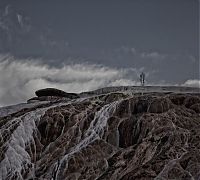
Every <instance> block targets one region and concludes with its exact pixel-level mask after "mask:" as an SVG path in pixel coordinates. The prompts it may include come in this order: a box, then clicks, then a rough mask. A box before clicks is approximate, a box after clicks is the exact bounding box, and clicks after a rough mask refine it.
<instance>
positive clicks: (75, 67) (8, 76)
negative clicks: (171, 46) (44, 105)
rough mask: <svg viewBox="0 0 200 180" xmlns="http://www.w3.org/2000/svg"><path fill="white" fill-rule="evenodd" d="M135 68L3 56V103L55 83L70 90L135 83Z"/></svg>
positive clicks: (0, 100) (0, 70) (0, 81)
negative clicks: (58, 65) (59, 64)
mask: <svg viewBox="0 0 200 180" xmlns="http://www.w3.org/2000/svg"><path fill="white" fill-rule="evenodd" d="M130 72H131V73H132V74H133V76H132V78H135V79H137V74H138V72H137V70H136V69H115V68H109V67H104V66H100V65H91V64H72V65H63V67H61V68H56V67H50V66H48V65H46V64H42V63H40V61H39V60H23V61H22V60H20V61H19V60H16V59H14V58H13V57H10V56H0V104H1V105H8V104H14V103H19V102H24V101H26V100H27V99H28V98H31V97H33V96H34V92H35V91H36V90H38V89H40V88H46V87H54V88H59V89H62V90H64V91H67V92H82V91H88V90H94V89H97V88H100V87H104V86H115V85H136V84H137V83H136V82H135V81H133V80H131V79H130V78H129V79H128V78H126V77H127V74H128V73H130Z"/></svg>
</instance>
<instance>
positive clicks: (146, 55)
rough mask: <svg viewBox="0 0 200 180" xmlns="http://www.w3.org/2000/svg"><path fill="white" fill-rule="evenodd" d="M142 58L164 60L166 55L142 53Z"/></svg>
mask: <svg viewBox="0 0 200 180" xmlns="http://www.w3.org/2000/svg"><path fill="white" fill-rule="evenodd" d="M141 57H142V58H152V59H163V58H165V55H164V54H160V53H158V52H150V53H146V52H142V53H141Z"/></svg>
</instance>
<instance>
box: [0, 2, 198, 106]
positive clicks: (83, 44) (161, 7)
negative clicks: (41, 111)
mask: <svg viewBox="0 0 200 180" xmlns="http://www.w3.org/2000/svg"><path fill="white" fill-rule="evenodd" d="M199 8H200V5H199V1H198V0H84V1H81V0H59V1H56V0H42V1H39V0H17V1H16V0H0V105H1V106H4V105H9V104H15V103H19V102H23V101H26V100H27V98H31V97H33V96H34V91H35V90H37V89H39V88H45V87H55V88H60V89H63V90H65V91H68V92H82V91H88V90H94V89H97V88H100V87H104V86H116V85H139V78H138V76H139V74H140V73H141V72H142V71H144V72H145V74H146V84H147V85H184V86H199V85H200V82H199V78H200V77H199V69H200V66H199V15H200V14H199Z"/></svg>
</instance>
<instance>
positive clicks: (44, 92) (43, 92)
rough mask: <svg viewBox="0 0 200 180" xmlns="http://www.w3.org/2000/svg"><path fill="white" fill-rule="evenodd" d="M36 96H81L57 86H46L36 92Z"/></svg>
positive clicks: (72, 97)
mask: <svg viewBox="0 0 200 180" xmlns="http://www.w3.org/2000/svg"><path fill="white" fill-rule="evenodd" d="M35 94H36V96H38V97H41V96H58V97H66V98H70V99H74V98H79V96H78V95H77V94H76V93H67V92H65V91H62V90H59V89H55V88H45V89H40V90H37V91H36V92H35Z"/></svg>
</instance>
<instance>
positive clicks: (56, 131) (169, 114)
mask: <svg viewBox="0 0 200 180" xmlns="http://www.w3.org/2000/svg"><path fill="white" fill-rule="evenodd" d="M47 94H48V93H47ZM43 97H44V96H40V97H38V99H37V100H38V102H35V104H34V106H31V105H30V104H31V102H29V105H28V106H25V107H26V109H20V111H19V112H15V113H13V114H9V115H8V116H3V117H1V119H0V130H1V131H0V132H1V133H0V135H1V136H0V179H3V180H4V179H41V180H42V179H79V180H81V179H99V180H100V179H102V180H103V179H111V180H116V179H119V180H120V179H123V180H124V179H125V180H126V179H136V180H137V179H138V180H139V179H157V180H160V179H183V180H185V179H191V180H192V179H195V180H197V179H199V178H200V171H199V169H200V143H199V142H200V111H199V110H200V109H199V104H200V101H199V99H200V95H199V94H191V93H190V94H189V93H188V94H184V93H181V94H180V93H178V94H176V93H161V92H159V93H155V92H154V93H146V94H144V95H140V94H134V93H130V94H127V93H125V92H116V93H112V92H109V93H107V94H101V95H96V96H95V95H93V96H92V97H85V98H78V99H73V100H69V99H62V98H57V97H56V98H53V99H51V98H50V97H52V96H50V97H48V96H45V97H46V98H47V99H48V101H45V104H44V103H43V104H40V105H37V103H39V102H40V101H43V100H44V98H43ZM13 112H14V111H13Z"/></svg>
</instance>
